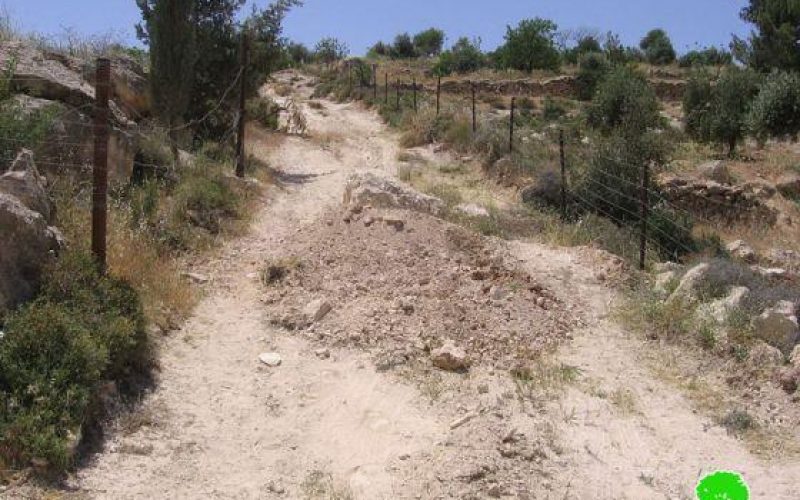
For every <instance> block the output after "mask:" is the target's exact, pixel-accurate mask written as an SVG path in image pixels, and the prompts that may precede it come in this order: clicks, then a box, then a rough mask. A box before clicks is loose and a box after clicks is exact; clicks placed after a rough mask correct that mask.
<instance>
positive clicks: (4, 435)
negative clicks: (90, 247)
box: [0, 252, 151, 471]
mask: <svg viewBox="0 0 800 500" xmlns="http://www.w3.org/2000/svg"><path fill="white" fill-rule="evenodd" d="M46 276H47V280H46V282H45V283H44V285H43V289H42V292H41V294H40V296H39V297H38V298H37V299H36V300H35V301H33V302H32V303H30V304H28V305H26V306H24V307H23V308H22V309H20V310H19V311H17V312H16V313H13V314H12V315H11V316H10V317H9V318H8V321H7V323H6V325H5V337H4V338H3V341H2V342H0V389H2V391H0V393H2V396H0V462H5V463H7V464H9V465H11V466H15V467H21V466H26V465H28V464H29V463H30V461H31V460H33V459H38V460H44V461H45V462H46V463H47V464H48V465H49V466H50V467H51V468H52V469H53V470H55V471H61V470H64V469H66V468H68V467H70V466H71V464H72V460H73V458H74V457H73V456H72V451H73V446H74V444H75V443H74V441H75V436H79V435H80V431H81V429H82V428H86V427H88V426H91V425H92V424H93V423H94V422H93V417H94V415H93V409H92V407H93V404H94V398H95V397H96V396H97V391H98V389H99V387H100V385H101V384H102V383H103V382H104V381H112V382H116V383H117V386H118V387H119V388H120V389H122V390H123V392H125V391H129V390H130V389H132V388H133V387H135V386H136V385H137V384H136V382H138V381H140V380H141V377H143V376H146V375H147V374H148V372H149V370H150V368H151V361H150V360H151V357H150V347H149V344H148V341H147V336H146V333H145V329H144V317H143V314H142V309H141V305H140V303H139V299H138V297H137V295H136V293H135V292H134V291H133V290H132V289H131V288H130V287H129V286H128V285H127V284H126V283H124V282H121V281H119V280H116V279H114V278H112V277H104V276H101V275H100V274H99V273H98V272H97V270H96V267H95V265H94V262H93V260H92V258H91V257H90V256H88V255H87V254H83V253H79V252H69V253H67V254H65V255H64V256H62V257H61V258H60V259H59V260H58V261H57V262H56V264H54V266H53V267H52V269H51V270H50V272H49V273H47V274H46Z"/></svg>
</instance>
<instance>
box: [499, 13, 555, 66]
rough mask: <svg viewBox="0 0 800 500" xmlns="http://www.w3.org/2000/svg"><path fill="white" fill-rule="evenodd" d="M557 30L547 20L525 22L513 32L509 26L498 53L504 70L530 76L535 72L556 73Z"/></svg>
mask: <svg viewBox="0 0 800 500" xmlns="http://www.w3.org/2000/svg"><path fill="white" fill-rule="evenodd" d="M557 30H558V26H557V25H556V24H555V23H554V22H552V21H549V20H547V19H541V18H538V17H537V18H536V19H524V20H522V21H520V23H519V25H518V26H517V27H516V28H512V27H511V26H508V28H507V30H506V37H505V40H506V41H505V44H504V45H503V46H502V47H500V48H499V49H498V59H499V63H500V65H501V66H502V67H504V68H512V69H518V70H521V71H527V72H531V71H533V70H534V69H549V70H553V71H555V70H557V69H558V67H559V65H560V62H561V61H560V59H561V56H560V55H559V52H558V49H557V48H556V44H555V34H556V31H557Z"/></svg>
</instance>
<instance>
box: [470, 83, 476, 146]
mask: <svg viewBox="0 0 800 500" xmlns="http://www.w3.org/2000/svg"><path fill="white" fill-rule="evenodd" d="M469 85H470V88H471V90H472V133H473V134H474V133H475V132H477V131H478V113H477V107H476V104H475V82H470V84H469Z"/></svg>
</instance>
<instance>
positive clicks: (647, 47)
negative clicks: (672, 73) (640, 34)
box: [639, 29, 675, 65]
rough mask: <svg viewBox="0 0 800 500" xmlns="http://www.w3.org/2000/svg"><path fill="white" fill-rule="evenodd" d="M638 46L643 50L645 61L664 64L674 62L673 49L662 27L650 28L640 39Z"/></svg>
mask: <svg viewBox="0 0 800 500" xmlns="http://www.w3.org/2000/svg"><path fill="white" fill-rule="evenodd" d="M639 47H640V48H641V49H642V50H643V51H644V55H645V57H646V58H647V62H649V63H650V64H655V65H665V64H671V63H673V62H675V49H674V48H673V47H672V41H671V40H670V39H669V36H668V35H667V33H666V32H665V31H664V30H662V29H654V30H651V31H650V32H649V33H647V35H646V36H645V37H644V38H643V39H642V41H641V43H640V44H639Z"/></svg>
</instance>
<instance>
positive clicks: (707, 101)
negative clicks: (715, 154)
mask: <svg viewBox="0 0 800 500" xmlns="http://www.w3.org/2000/svg"><path fill="white" fill-rule="evenodd" d="M759 83H760V78H759V75H758V74H757V73H755V72H754V71H752V70H748V69H742V68H738V67H735V66H731V67H729V68H727V69H726V70H725V71H724V72H723V73H722V75H721V76H720V78H719V80H718V81H717V83H716V85H712V84H711V82H710V81H708V80H707V77H705V76H703V74H702V73H701V74H698V75H696V76H695V77H694V78H693V79H692V80H691V81H690V84H689V88H688V89H687V95H686V96H685V97H684V113H685V115H686V123H687V132H688V133H689V134H690V135H691V136H692V137H693V138H694V139H696V140H698V141H701V142H716V143H719V144H722V145H726V146H727V147H728V154H729V155H730V156H733V155H734V154H735V152H736V145H737V144H738V143H739V142H740V141H741V140H742V139H743V138H744V136H745V135H746V133H747V131H748V115H749V113H750V108H751V106H752V103H753V99H755V97H756V95H757V94H758V90H759Z"/></svg>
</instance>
